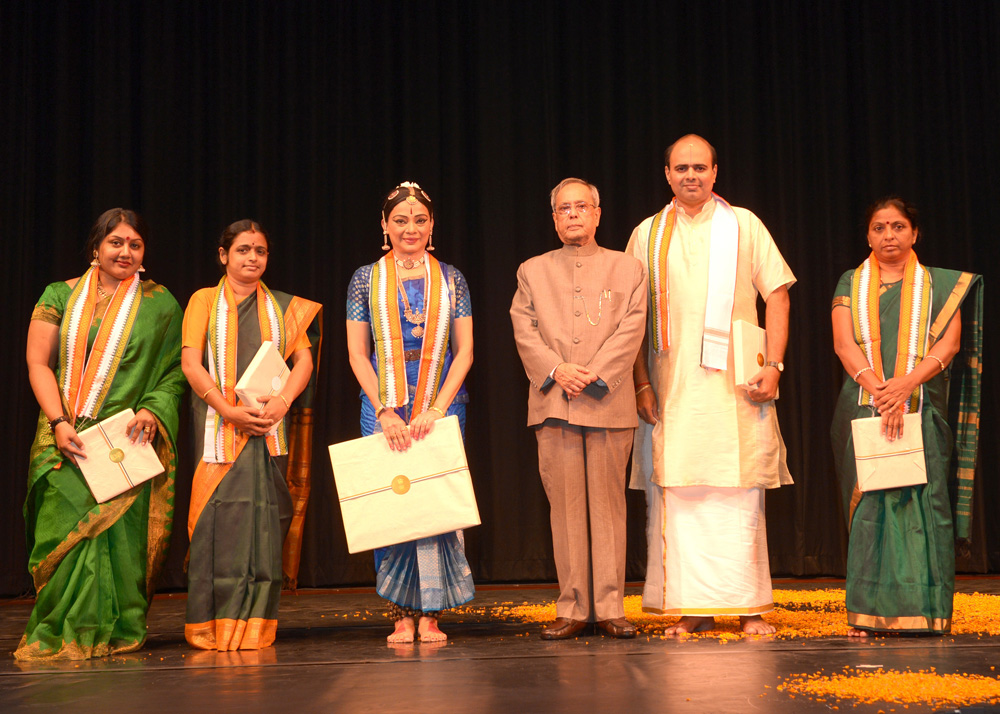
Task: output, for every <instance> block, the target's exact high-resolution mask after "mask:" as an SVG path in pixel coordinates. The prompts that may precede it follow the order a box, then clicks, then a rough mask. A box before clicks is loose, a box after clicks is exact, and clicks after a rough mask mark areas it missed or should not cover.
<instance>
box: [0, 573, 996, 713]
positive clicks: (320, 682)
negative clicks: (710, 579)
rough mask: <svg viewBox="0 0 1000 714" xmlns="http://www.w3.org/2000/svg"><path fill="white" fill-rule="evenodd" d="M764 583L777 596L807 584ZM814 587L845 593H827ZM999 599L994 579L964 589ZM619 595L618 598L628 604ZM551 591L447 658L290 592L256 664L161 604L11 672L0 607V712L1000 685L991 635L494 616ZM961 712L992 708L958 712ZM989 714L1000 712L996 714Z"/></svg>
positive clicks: (603, 705) (549, 704) (694, 708)
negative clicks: (102, 637)
mask: <svg viewBox="0 0 1000 714" xmlns="http://www.w3.org/2000/svg"><path fill="white" fill-rule="evenodd" d="M816 585H817V584H816V583H815V582H811V583H806V582H796V581H776V582H775V587H776V588H779V587H780V588H785V589H789V588H796V587H803V588H808V587H816ZM822 586H823V587H842V582H838V581H824V582H823V583H822ZM959 589H960V590H962V591H966V592H973V591H978V592H991V593H1000V580H995V579H975V580H960V581H959ZM638 591H639V590H638V588H636V587H630V588H629V592H630V593H636V592H638ZM554 597H555V590H554V589H553V588H551V587H523V588H504V589H494V588H480V590H479V593H478V596H477V598H476V600H475V601H474V602H473V603H472V604H474V605H476V606H478V607H485V608H486V611H485V612H484V613H483V614H473V615H461V616H453V617H451V618H448V619H447V620H446V621H445V623H444V628H445V630H446V631H447V632H448V633H449V635H450V638H451V639H450V640H449V642H448V643H447V644H446V645H444V646H437V647H435V646H432V645H420V644H416V645H410V646H398V647H395V648H394V647H389V646H387V644H386V642H385V636H386V634H388V631H389V629H390V628H389V624H388V622H387V621H386V620H385V619H384V617H383V616H382V614H381V613H382V608H381V605H380V600H379V598H378V597H377V596H375V595H374V594H372V593H371V592H370V591H356V590H348V591H299V593H298V594H294V595H293V594H285V595H284V596H283V598H282V603H281V616H280V626H279V630H278V641H277V643H276V644H275V646H274V647H272V648H269V649H267V650H263V651H260V652H250V653H239V652H236V653H223V654H219V653H215V652H198V651H195V650H192V649H190V648H189V647H188V646H187V645H186V644H185V642H184V637H183V625H184V603H185V600H184V597H183V595H179V596H169V595H168V596H160V597H157V599H156V600H155V602H154V604H153V607H152V609H151V611H150V617H149V626H150V627H149V631H150V635H149V640H148V642H147V644H146V647H145V649H143V650H142V651H141V652H137V653H135V654H131V655H125V656H120V657H110V658H107V659H101V660H94V661H88V662H76V663H73V662H63V663H58V664H50V665H31V666H27V665H18V664H17V663H15V661H14V660H13V658H12V657H11V656H10V655H9V652H11V651H12V650H13V649H14V648H15V646H16V645H17V642H18V640H19V639H20V636H21V632H22V628H23V626H24V622H25V621H26V619H27V616H28V612H29V611H30V608H31V603H30V602H28V601H10V600H8V601H0V650H2V651H3V653H4V654H3V656H2V657H0V711H2V712H15V711H17V712H20V711H38V712H48V711H59V712H74V713H80V712H97V711H114V712H140V711H141V712H148V713H149V714H156V713H157V712H198V711H213V712H247V711H277V712H281V711H285V712H288V713H289V714H291V713H293V712H377V713H378V714H392V713H393V712H517V713H518V714H527V713H533V712H564V711H565V712H605V711H607V712H821V711H822V712H827V711H830V710H831V709H832V708H833V707H834V706H838V705H839V708H840V710H842V711H843V710H850V711H854V712H878V711H883V712H890V711H893V710H894V711H895V712H898V713H899V714H902V713H903V712H906V713H907V714H911V713H914V712H924V711H956V710H955V709H953V708H951V709H941V708H940V707H937V708H935V707H921V706H917V705H913V704H911V705H910V706H909V707H908V708H904V707H903V706H902V705H900V704H897V705H889V704H881V705H872V704H859V705H858V706H857V707H852V706H851V703H850V702H844V701H841V702H827V703H823V702H818V701H812V700H809V699H804V698H802V697H796V698H794V699H793V698H791V697H790V696H788V695H787V694H784V693H782V692H778V691H777V690H776V687H777V686H778V685H779V684H781V683H782V681H783V680H784V679H785V678H786V677H787V676H788V675H789V674H791V673H806V672H816V671H818V670H820V669H824V670H826V671H827V672H833V671H839V670H841V669H842V668H843V667H851V668H854V667H857V666H858V665H882V666H884V667H886V668H895V669H905V668H911V669H913V670H917V669H928V668H930V667H935V668H936V669H937V671H938V672H939V673H950V672H966V673H970V674H983V675H987V676H997V673H998V671H995V670H991V666H998V665H1000V648H998V647H997V645H998V644H1000V638H989V637H977V636H975V635H962V636H948V637H933V638H885V639H882V638H880V639H877V640H875V641H874V642H872V643H859V642H856V641H848V639H847V638H846V637H840V638H814V639H813V638H811V639H797V640H773V641H769V640H767V639H742V640H736V641H729V642H720V641H718V640H687V641H678V640H675V639H662V638H660V637H659V636H646V635H640V637H639V638H638V639H636V640H631V641H627V640H626V641H616V640H612V639H609V638H605V637H600V636H588V637H581V638H579V639H576V640H570V641H567V642H544V641H542V640H541V639H539V637H538V634H537V633H538V629H539V625H537V624H518V623H513V622H506V621H501V620H499V619H495V618H493V617H491V616H490V614H489V613H490V608H492V607H497V606H499V605H501V604H503V603H515V604H523V603H526V602H527V603H533V602H544V601H551V600H552V599H553V598H554ZM959 711H994V709H984V708H976V707H968V708H964V709H961V710H959ZM996 711H1000V708H997V709H996Z"/></svg>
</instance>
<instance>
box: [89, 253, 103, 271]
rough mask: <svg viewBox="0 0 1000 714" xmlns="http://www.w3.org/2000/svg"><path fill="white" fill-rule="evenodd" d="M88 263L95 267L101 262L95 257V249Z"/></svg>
mask: <svg viewBox="0 0 1000 714" xmlns="http://www.w3.org/2000/svg"><path fill="white" fill-rule="evenodd" d="M90 264H91V265H93V266H94V267H95V268H96V267H97V266H99V265H100V264H101V262H100V261H99V260H98V259H97V251H96V250H95V251H94V259H93V260H92V261H90Z"/></svg>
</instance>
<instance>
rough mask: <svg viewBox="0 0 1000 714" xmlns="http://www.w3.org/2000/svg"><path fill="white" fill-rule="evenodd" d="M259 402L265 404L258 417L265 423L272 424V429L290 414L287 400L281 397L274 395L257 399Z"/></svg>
mask: <svg viewBox="0 0 1000 714" xmlns="http://www.w3.org/2000/svg"><path fill="white" fill-rule="evenodd" d="M257 401H258V402H260V403H261V404H263V405H264V406H262V407H261V408H260V411H259V412H258V416H259V417H260V418H261V419H263V420H264V421H266V422H268V423H270V425H271V427H270V428H272V429H273V428H274V425H275V424H277V423H278V422H279V421H281V420H282V419H284V418H285V414H287V413H288V407H286V406H285V400H284V399H282V398H281V397H280V396H279V395H277V394H274V395H272V396H269V397H268V396H264V397H257Z"/></svg>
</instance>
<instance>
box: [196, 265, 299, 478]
mask: <svg viewBox="0 0 1000 714" xmlns="http://www.w3.org/2000/svg"><path fill="white" fill-rule="evenodd" d="M236 305H237V303H236V295H235V294H234V293H233V289H232V287H230V285H229V281H228V280H226V278H225V277H223V278H222V280H220V281H219V285H218V286H217V287H216V289H215V295H214V296H213V299H212V307H211V309H210V310H209V314H208V335H207V345H208V373H209V374H210V375H211V376H212V379H214V380H215V386H216V387H218V389H219V391H220V392H221V393H222V396H223V398H224V399H225V400H226V401H227V402H229V403H230V404H231V405H233V406H236V403H237V397H236V382H237V380H238V375H237V374H236V351H237V337H238V334H239V320H238V317H237V312H236ZM257 319H258V320H259V322H260V338H261V340H262V341H266V340H269V341H271V342H274V343H275V347H276V348H277V349H278V353H279V354H281V355H282V356H285V341H286V337H285V319H284V315H283V314H282V312H281V307H280V306H279V305H278V301H277V300H275V299H274V295H272V294H271V291H270V290H268V289H267V286H265V285H264V283H263V282H259V281H258V283H257ZM266 440H267V448H268V451H269V452H270V453H271V455H272V456H281V455H284V454H287V453H288V443H287V440H286V438H285V424H284V419H282V420H279V421H278V423H277V424H275V425H274V428H272V429H271V431H269V432H268V433H267V435H266ZM236 442H237V438H236V427H235V426H234V425H233V424H231V423H229V422H227V421H225V420H224V419H223V418H222V416H221V415H220V414H219V413H218V412H216V411H215V409H213V408H212V407H211V406H209V407H208V412H207V413H206V415H205V450H204V453H203V454H202V458H203V459H204V460H205V461H206V462H208V463H210V464H228V463H232V462H233V461H235V460H236V456H237V445H236Z"/></svg>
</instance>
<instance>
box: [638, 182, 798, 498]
mask: <svg viewBox="0 0 1000 714" xmlns="http://www.w3.org/2000/svg"><path fill="white" fill-rule="evenodd" d="M733 210H734V211H735V212H736V217H737V221H738V222H739V227H740V248H739V259H738V263H737V268H736V289H735V295H734V304H733V319H734V320H739V319H742V320H746V321H747V322H749V323H751V324H753V325H756V324H757V295H758V294H760V295H761V296H763V298H764V299H765V300H766V299H767V297H768V296H769V295H770V294H771V292H772V291H774V290H775V289H777V288H779V287H781V286H782V285H791V284H793V283H794V282H795V276H794V275H792V271H791V270H790V269H789V267H788V265H787V264H786V263H785V261H784V259H783V258H782V257H781V253H780V252H778V248H777V246H775V245H774V241H773V240H772V239H771V235H770V233H768V232H767V228H765V227H764V224H763V223H761V222H760V219H758V218H757V216H755V215H754V214H753V213H751V212H750V211H748V210H746V209H745V208H738V207H735V206H734V207H733ZM714 212H715V202H714V201H709V202H708V204H707V205H706V206H705V207H704V208H703V209H702V210H701V212H699V213H698V214H697V215H695V216H694V217H693V218H692V217H691V216H689V215H687V214H686V213H685V212H684V210H683V208H680V207H678V208H677V218H676V220H675V223H674V231H673V236H672V238H671V240H670V249H669V252H668V253H667V267H668V272H669V285H670V295H669V302H670V347H669V348H668V349H667V350H665V351H664V352H662V353H659V354H655V353H654V354H650V357H649V381H650V384H651V386H652V388H653V390H654V391H655V393H656V397H657V401H658V402H659V407H660V413H659V420H660V421H659V423H658V424H657V425H656V426H655V427H650V426H649V425H648V424H644V423H641V424H640V427H639V429H637V430H636V450H635V453H634V455H633V458H634V459H635V465H634V466H633V482H632V487H633V488H640V489H641V488H643V484H644V483H645V482H646V481H647V480H648V479H650V478H651V479H652V481H653V482H654V483H656V484H659V485H660V486H724V487H741V488H777V487H778V486H781V485H785V484H790V483H792V478H791V475H790V474H789V472H788V467H787V465H786V463H785V445H784V442H783V441H782V440H781V432H780V431H779V430H778V419H777V415H776V414H775V410H774V403H773V402H769V403H766V404H757V403H755V402H753V401H751V400H750V399H749V398H748V397H747V394H746V392H745V391H743V390H742V389H737V388H736V386H735V383H734V380H733V376H732V375H733V351H732V345H731V344H730V350H729V359H728V364H729V369H728V370H726V371H722V370H710V369H705V368H704V367H702V366H701V344H702V334H703V333H704V328H705V304H706V302H707V300H708V294H707V290H708V262H709V244H710V238H711V229H712V220H711V219H712V215H713V214H714ZM652 221H653V217H652V216H651V217H650V218H647V219H646V220H645V221H643V222H642V223H641V224H639V226H638V227H637V228H636V229H635V230H634V231H633V232H632V237H631V239H630V240H629V244H628V247H627V248H626V252H627V253H630V254H631V255H634V256H636V257H637V258H639V259H640V260H642V261H643V263H644V264H645V263H646V262H647V246H648V241H649V229H650V226H651V224H652ZM647 267H649V266H647ZM653 267H654V268H655V266H653ZM648 329H649V328H648V327H647V330H648Z"/></svg>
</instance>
